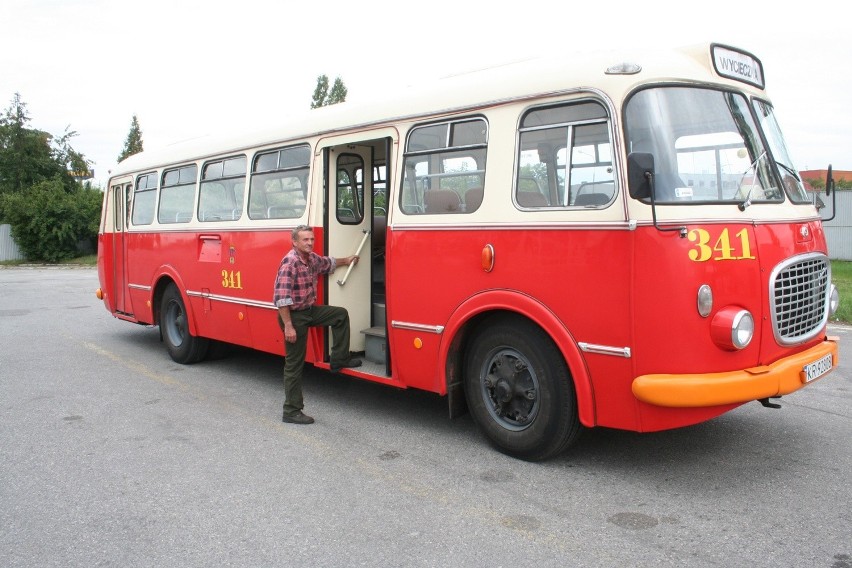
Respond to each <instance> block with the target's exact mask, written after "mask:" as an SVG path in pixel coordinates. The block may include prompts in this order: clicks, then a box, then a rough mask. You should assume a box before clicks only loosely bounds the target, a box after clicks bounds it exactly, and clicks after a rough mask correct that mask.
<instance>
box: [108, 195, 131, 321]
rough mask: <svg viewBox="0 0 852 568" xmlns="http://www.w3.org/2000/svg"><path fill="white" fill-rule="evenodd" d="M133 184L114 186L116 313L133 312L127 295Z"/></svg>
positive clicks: (113, 239)
mask: <svg viewBox="0 0 852 568" xmlns="http://www.w3.org/2000/svg"><path fill="white" fill-rule="evenodd" d="M131 188H132V184H130V183H123V184H121V183H119V184H116V185H114V186H112V189H111V191H112V199H111V202H112V213H113V228H114V230H113V233H112V257H113V262H112V267H113V273H112V299H113V309H114V311H115V313H116V314H122V315H131V314H132V313H133V309H132V305H131V303H130V299H129V298H128V295H127V265H126V262H127V261H126V258H127V238H126V237H127V217H128V213H129V209H130V192H131Z"/></svg>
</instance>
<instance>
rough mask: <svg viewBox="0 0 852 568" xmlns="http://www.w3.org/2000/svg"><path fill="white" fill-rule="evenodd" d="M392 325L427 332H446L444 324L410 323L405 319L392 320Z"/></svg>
mask: <svg viewBox="0 0 852 568" xmlns="http://www.w3.org/2000/svg"><path fill="white" fill-rule="evenodd" d="M391 327H394V328H396V329H408V330H411V331H425V332H426V333H436V334H439V335H440V334H441V333H444V326H443V325H424V324H422V323H409V322H405V321H396V320H394V321H391Z"/></svg>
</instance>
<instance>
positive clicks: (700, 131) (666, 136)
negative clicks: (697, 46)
mask: <svg viewBox="0 0 852 568" xmlns="http://www.w3.org/2000/svg"><path fill="white" fill-rule="evenodd" d="M761 119H762V120H764V121H765V122H766V123H768V124H774V117H773V116H772V113H771V108H770V107H769V106H768V105H766V115H765V116H762V117H761ZM625 124H626V136H627V150H628V152H647V153H650V154H653V156H654V170H655V177H654V187H655V199H656V202H657V203H678V204H690V203H715V202H736V203H742V202H751V203H760V202H778V201H781V200H782V199H783V198H784V194H783V192H782V191H781V189H780V188H781V187H782V186H781V184H780V183H779V182H778V179H777V176H776V175H775V173H774V171H773V169H772V167H771V158H772V156H773V155H775V152H776V146H778V147H780V148H781V149H782V150H783V148H784V144H783V139H782V138H781V135H780V131H778V130H777V128H776V129H775V130H774V132H773V133H772V134H770V135H769V138H770V140H772V141H773V142H772V143H771V148H769V149H767V148H766V147H765V146H764V144H763V141H762V139H761V137H760V135H759V130H758V126H757V124H756V122H755V120H754V118H753V115H752V113H751V111H750V108H749V103H748V101H747V100H746V98H745V97H744V96H743V95H741V94H738V93H732V92H727V91H720V90H711V89H702V88H695V87H658V88H651V89H645V90H642V91H639V92H638V93H636V94H635V95H634V96H633V97H632V98H631V99H630V100H629V101H628V103H627V107H626V110H625ZM783 155H784V156H785V157H786V151H785V152H783ZM791 170H792V167H791ZM786 171H787V170H786V168H784V172H786ZM791 174H792V175H793V176H795V175H796V174H795V170H792V172H791ZM799 183H800V182H799ZM796 195H798V193H797V194H796Z"/></svg>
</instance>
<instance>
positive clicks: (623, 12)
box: [0, 0, 852, 183]
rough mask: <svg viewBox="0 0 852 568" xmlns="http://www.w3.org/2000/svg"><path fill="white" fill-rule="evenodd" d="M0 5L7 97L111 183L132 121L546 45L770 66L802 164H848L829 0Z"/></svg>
mask: <svg viewBox="0 0 852 568" xmlns="http://www.w3.org/2000/svg"><path fill="white" fill-rule="evenodd" d="M752 4H755V3H753V2H745V1H742V0H715V1H710V2H701V1H700V0H699V1H692V2H688V3H685V2H683V1H682V0H681V1H668V0H650V1H645V2H642V1H636V0H630V1H624V0H608V1H606V2H600V1H587V2H583V1H582V0H579V1H578V0H535V1H534V2H528V1H525V0H519V1H515V2H512V1H511V0H510V1H509V2H507V3H506V2H496V0H488V1H479V0H476V1H466V0H427V1H416V2H415V1H408V0H369V1H361V2H342V1H339V0H300V1H298V2H292V1H290V0H239V1H236V2H235V1H233V0H231V1H223V0H189V1H185V0H135V1H130V0H3V2H2V6H0V26H2V32H0V107H2V110H3V111H5V110H6V109H8V108H9V105H10V103H11V101H12V98H13V97H14V95H15V93H20V95H21V98H22V100H23V101H24V102H25V103H26V104H27V109H28V111H29V115H30V118H31V119H32V120H31V123H30V125H31V127H33V128H38V129H41V130H45V131H47V132H50V133H51V134H54V135H61V134H62V133H63V132H64V131H65V128H66V127H69V126H70V128H71V130H74V131H76V132H77V133H78V134H79V135H78V136H77V137H76V138H74V139H73V141H72V145H73V146H74V148H75V149H76V150H78V151H79V152H82V153H83V154H85V156H86V157H87V158H88V159H89V160H91V161H92V162H94V165H93V168H94V169H95V172H96V181H98V182H99V183H104V182H105V180H106V178H107V175H108V174H107V172H108V170H110V169H112V168H114V167H115V160H116V157H117V156H118V154H119V153H120V152H121V150H122V148H123V146H124V141H125V139H126V137H127V134H128V132H129V130H130V123H131V119H132V117H133V115H134V114H135V115H137V116H138V118H139V122H140V124H141V128H142V137H143V142H144V145H145V148H146V149H153V148H156V147H159V146H163V145H166V144H169V143H172V142H175V141H179V140H184V139H187V138H192V137H195V136H200V135H205V134H211V133H216V132H221V131H232V130H235V129H256V128H258V127H262V126H264V125H266V124H268V122H269V121H271V120H275V118H276V117H280V116H281V115H286V114H290V113H293V112H299V111H303V110H307V109H308V108H309V107H310V101H311V95H312V93H313V89H314V87H315V85H316V78H317V76H318V75H320V74H323V73H324V74H326V75H328V76H329V77H330V79H331V80H332V81H333V80H334V77H336V76H340V77H341V78H342V79H343V81H344V83H345V84H346V86H347V88H348V89H349V96H348V100H350V101H354V100H360V99H369V98H370V96H371V94H373V95H375V94H376V93H378V92H386V91H387V90H389V89H393V87H394V85H400V84H402V85H410V84H416V83H419V82H422V81H424V80H428V79H429V78H433V77H439V76H444V75H448V74H453V73H457V72H462V71H464V70H471V69H476V68H481V67H484V66H488V65H493V64H497V63H500V62H505V61H511V60H518V59H521V58H526V57H530V56H535V55H539V54H542V53H553V52H555V53H558V52H560V51H564V52H576V51H581V50H584V49H594V50H598V49H602V48H607V47H614V48H617V49H619V50H621V51H622V52H623V53H629V49H630V48H642V47H664V46H680V45H688V44H692V43H698V42H702V41H717V42H721V43H727V44H731V45H735V46H738V47H742V48H744V49H746V50H748V51H751V52H752V53H754V54H755V55H756V56H757V57H758V58H759V59H761V61H762V62H763V66H764V72H765V76H766V83H767V91H768V94H769V96H770V98H771V99H772V100H773V103H774V105H775V108H776V111H777V113H778V115H779V119H780V121H781V127H782V129H783V131H784V134H785V136H786V138H787V141H788V145H789V148H790V151H791V154H792V156H793V158H794V159H795V161H796V162H797V166H798V167H799V169H802V170H804V169H823V168H825V167H826V166H827V165H828V164H829V163H831V164H833V166H834V168H835V169H840V170H852V112H850V105H849V103H850V101H852V73H850V66H852V39H850V38H849V35H850V32H849V29H850V22H849V21H848V20H847V19H846V18H844V17H841V14H840V13H839V12H837V10H836V8H835V9H832V8H830V7H829V2H828V1H826V0H815V1H814V0H812V1H809V2H804V3H799V4H797V5H796V11H795V12H794V11H793V10H791V9H790V8H789V7H787V8H781V7H780V4H776V6H777V7H776V8H770V7H767V6H770V5H771V4H770V3H769V2H763V1H761V2H757V3H756V4H760V5H761V7H757V6H753V5H752Z"/></svg>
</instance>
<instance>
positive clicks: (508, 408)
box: [462, 312, 581, 461]
mask: <svg viewBox="0 0 852 568" xmlns="http://www.w3.org/2000/svg"><path fill="white" fill-rule="evenodd" d="M466 337H467V339H465V340H464V341H463V343H464V348H463V352H464V355H463V356H462V365H463V367H462V376H463V379H462V382H463V384H464V391H465V400H466V401H467V406H468V409H469V410H470V412H471V414H472V415H473V417H474V420H475V421H476V423H477V425H478V426H479V429H480V430H481V431H482V432H483V434H485V436H486V437H487V438H488V440H489V441H490V442H491V443H492V444H493V445H494V446H495V447H497V448H498V449H499V450H500V451H502V452H504V453H506V454H509V455H512V456H514V457H517V458H520V459H526V460H530V461H538V460H543V459H547V458H550V457H553V456H555V455H558V454H560V453H561V452H563V451H564V450H565V449H567V448H568V447H569V446H570V445H572V444H573V443H574V442H575V441H576V439H577V437H578V436H579V434H580V431H581V426H580V420H579V413H578V408H577V396H576V394H575V387H574V380H573V378H572V376H571V372H570V370H569V368H568V365H567V363H566V362H565V360H564V358H563V357H562V354H561V352H560V350H559V349H558V347H557V346H556V344H555V343H554V341H553V340H552V339H551V338H550V336H549V335H548V334H547V333H546V332H545V331H544V329H542V328H541V327H540V326H538V325H537V324H535V322H533V321H531V320H530V319H528V318H526V317H524V316H521V315H520V314H514V313H511V312H494V313H488V314H484V315H482V316H481V317H478V318H476V321H475V323H473V324H472V327H471V328H469V331H468V333H467V334H466Z"/></svg>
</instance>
